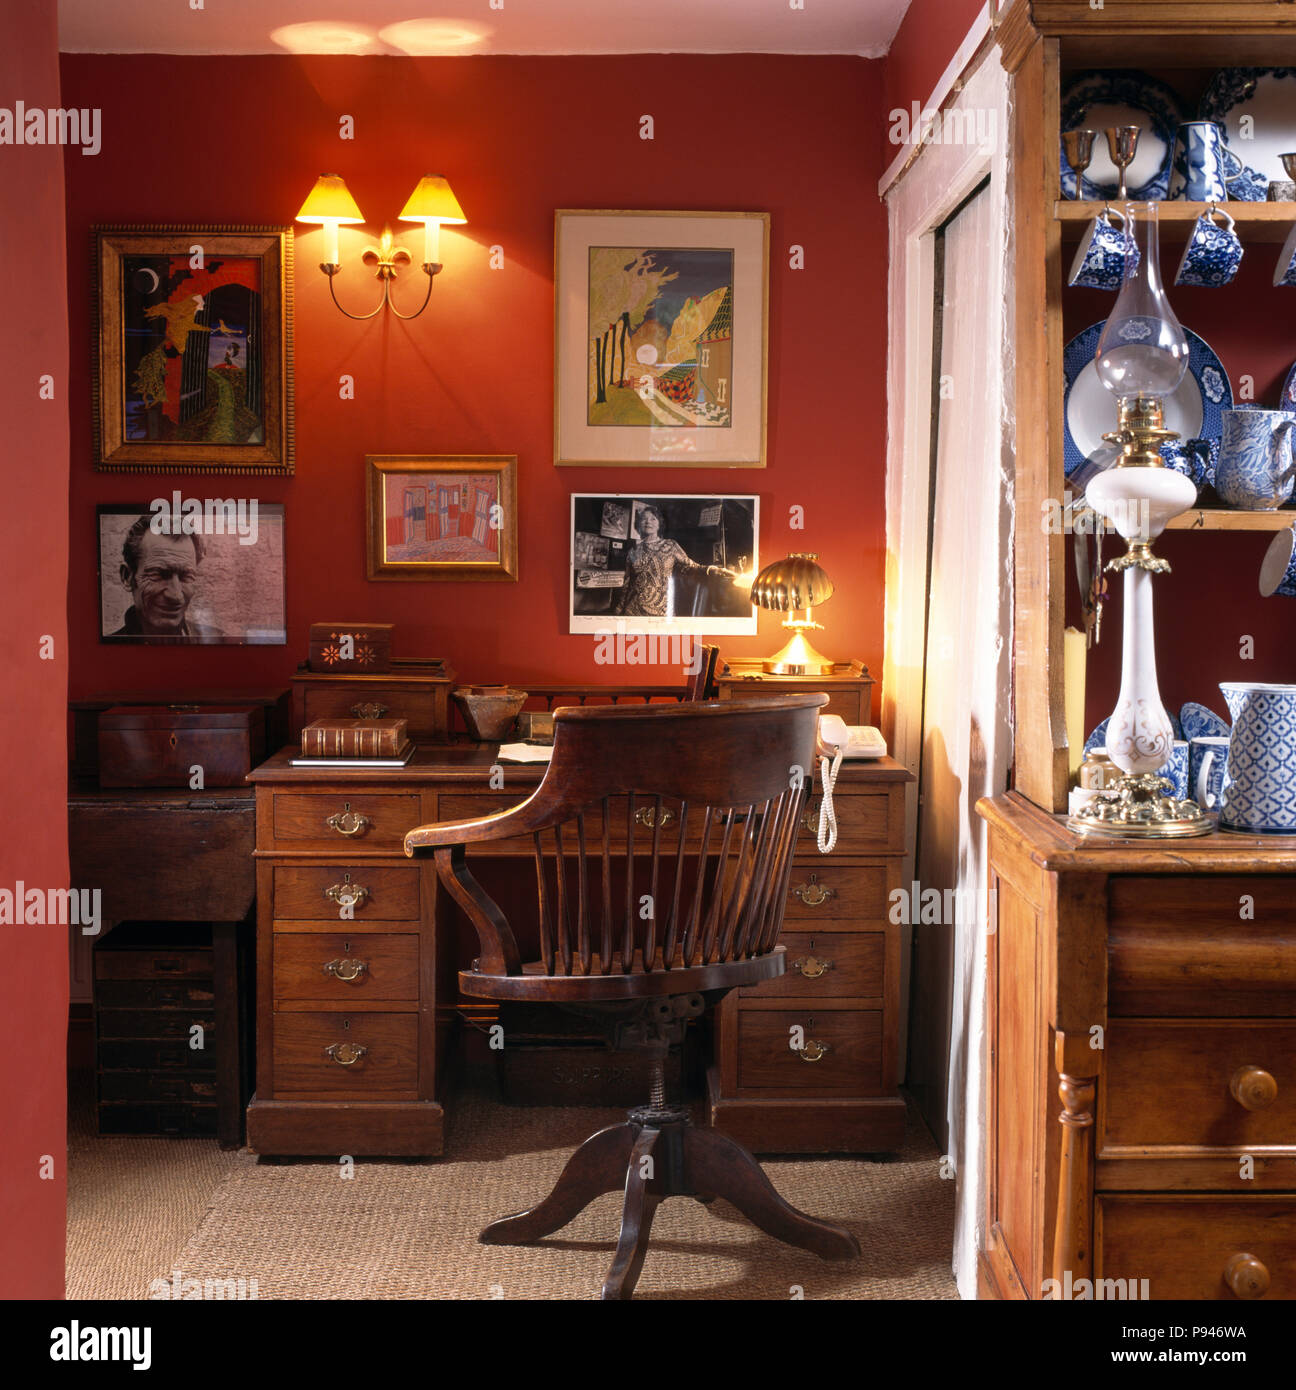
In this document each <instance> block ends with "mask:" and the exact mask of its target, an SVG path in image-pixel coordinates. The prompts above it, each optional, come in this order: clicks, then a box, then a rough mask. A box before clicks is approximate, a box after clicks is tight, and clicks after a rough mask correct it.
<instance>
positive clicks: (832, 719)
mask: <svg viewBox="0 0 1296 1390" xmlns="http://www.w3.org/2000/svg"><path fill="white" fill-rule="evenodd" d="M815 751H816V754H817V756H818V758H819V777H820V781H821V782H822V783H823V799H822V801H820V803H819V835H818V840H817V843H818V846H819V852H820V854H829V853H831V852H832V850H833V848H834V847H835V846H836V844H837V815H836V812H835V811H834V810H833V799H832V797H833V788H834V787H835V786H836V784H837V774H838V772H840V771H841V765H842V759H843V758H884V757H886V751H887V750H886V740H885V739H884V738H883V737H882V735H881V734H880V733H879V732H878V731H877V730H876V729H874V728H871V727H869V726H868V725H866V724H856V725H850V724H847V723H846V721H845V720H844V719H842V718H841V717H840V716H839V715H836V714H824V715H820V717H819V746H818V748H817V749H816V750H815ZM829 759H831V762H830V761H829Z"/></svg>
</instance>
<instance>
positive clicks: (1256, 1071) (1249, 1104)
mask: <svg viewBox="0 0 1296 1390" xmlns="http://www.w3.org/2000/svg"><path fill="white" fill-rule="evenodd" d="M1229 1090H1230V1091H1231V1092H1232V1093H1233V1099H1234V1100H1235V1101H1237V1103H1238V1104H1239V1105H1241V1106H1242V1107H1244V1108H1245V1109H1247V1110H1263V1109H1264V1108H1265V1106H1266V1105H1272V1104H1273V1103H1274V1101H1275V1100H1276V1099H1277V1096H1278V1083H1277V1082H1276V1081H1275V1080H1274V1079H1273V1077H1272V1076H1271V1075H1270V1074H1269V1073H1268V1072H1267V1071H1265V1070H1264V1069H1263V1068H1262V1067H1253V1066H1246V1067H1239V1068H1238V1069H1237V1071H1235V1072H1234V1073H1233V1076H1232V1078H1231V1079H1230V1081H1229Z"/></svg>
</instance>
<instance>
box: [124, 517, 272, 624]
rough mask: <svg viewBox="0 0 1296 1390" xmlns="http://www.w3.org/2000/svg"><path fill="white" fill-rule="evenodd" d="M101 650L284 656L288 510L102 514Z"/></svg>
mask: <svg viewBox="0 0 1296 1390" xmlns="http://www.w3.org/2000/svg"><path fill="white" fill-rule="evenodd" d="M98 522H99V534H98V542H99V640H100V641H101V642H112V643H125V644H127V645H134V646H151V647H174V646H181V647H184V646H189V647H192V646H283V645H284V644H285V643H286V642H287V641H288V630H287V622H286V620H285V604H284V509H283V503H282V502H259V501H258V500H257V499H256V498H250V499H249V498H238V499H233V498H230V499H224V498H206V499H202V498H189V499H182V498H181V497H180V494H179V493H178V492H175V493H173V494H172V497H171V498H170V499H168V498H165V497H161V498H157V499H155V500H154V501H152V502H148V503H145V502H127V503H113V504H105V505H103V506H100V507H99V508H98Z"/></svg>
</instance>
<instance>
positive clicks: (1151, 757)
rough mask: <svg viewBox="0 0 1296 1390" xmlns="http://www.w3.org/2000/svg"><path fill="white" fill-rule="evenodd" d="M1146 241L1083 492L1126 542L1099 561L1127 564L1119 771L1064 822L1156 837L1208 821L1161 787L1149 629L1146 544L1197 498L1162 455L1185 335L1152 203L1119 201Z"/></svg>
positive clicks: (1109, 367)
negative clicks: (1106, 428)
mask: <svg viewBox="0 0 1296 1390" xmlns="http://www.w3.org/2000/svg"><path fill="white" fill-rule="evenodd" d="M1125 211H1126V223H1125V225H1126V228H1127V229H1133V228H1134V227H1136V226H1138V227H1140V228H1141V230H1142V233H1143V240H1144V242H1145V245H1144V246H1142V247H1140V248H1139V250H1140V252H1141V254H1140V255H1139V257H1138V258H1137V260H1135V258H1134V256H1133V255H1132V254H1127V255H1126V257H1125V265H1126V274H1125V281H1124V283H1123V284H1122V285H1121V291H1120V294H1119V296H1118V297H1117V300H1116V304H1115V307H1114V308H1113V309H1112V312H1111V317H1110V318H1108V320H1107V323H1106V326H1105V327H1104V328H1103V332H1102V336H1101V338H1099V340H1098V353H1097V358H1096V361H1095V368H1096V370H1097V373H1098V379H1099V380H1100V381H1101V382H1102V384H1103V385H1104V386H1105V387H1106V388H1107V389H1108V390H1109V391H1110V392H1111V393H1112V394H1113V395H1114V396H1115V397H1116V399H1117V401H1118V402H1119V407H1118V409H1119V428H1118V429H1117V430H1116V431H1115V432H1114V433H1113V434H1108V435H1104V436H1103V437H1104V438H1105V439H1107V440H1108V441H1109V442H1110V443H1112V444H1115V445H1118V446H1119V447H1120V449H1121V454H1120V457H1119V458H1118V459H1117V460H1116V462H1115V463H1114V464H1113V466H1112V467H1111V468H1108V469H1107V470H1106V471H1105V472H1102V473H1099V474H1098V476H1097V477H1096V478H1094V479H1093V480H1092V481H1091V482H1090V484H1089V486H1088V487H1087V488H1086V490H1085V500H1086V501H1087V502H1088V504H1089V505H1090V506H1091V507H1092V508H1093V509H1094V511H1095V512H1097V513H1098V515H1099V516H1101V517H1104V518H1105V519H1106V520H1107V521H1108V522H1110V524H1111V525H1112V527H1113V528H1114V529H1115V530H1116V531H1117V532H1119V534H1120V535H1121V536H1122V537H1123V538H1124V540H1125V541H1126V543H1127V549H1126V552H1125V554H1124V555H1122V556H1120V557H1119V559H1116V560H1113V561H1112V562H1111V563H1110V564H1109V565H1108V566H1107V568H1108V569H1110V570H1114V571H1116V572H1118V573H1123V575H1124V600H1125V602H1124V612H1123V613H1122V634H1121V638H1122V640H1121V684H1120V694H1119V695H1118V696H1117V698H1116V708H1115V710H1114V711H1113V712H1112V715H1111V718H1110V719H1109V720H1108V723H1107V753H1108V756H1109V757H1110V759H1111V761H1112V762H1113V763H1114V764H1115V766H1116V767H1117V768H1119V769H1120V771H1121V773H1122V774H1123V775H1122V776H1121V777H1120V778H1119V779H1118V780H1117V783H1116V787H1115V790H1114V791H1112V792H1109V793H1103V794H1101V795H1099V796H1097V797H1094V798H1093V799H1092V800H1091V801H1089V802H1088V803H1087V804H1086V805H1085V806H1083V807H1082V808H1081V809H1080V810H1079V811H1077V812H1076V814H1075V815H1073V816H1071V817H1070V818H1069V821H1068V824H1069V825H1070V826H1071V827H1072V829H1074V830H1078V831H1080V832H1081V833H1083V834H1100V835H1115V836H1122V837H1127V836H1130V837H1132V836H1137V837H1140V838H1162V837H1177V836H1188V835H1205V834H1207V833H1208V832H1209V831H1210V830H1211V828H1212V827H1211V822H1210V820H1209V819H1208V817H1206V816H1205V815H1204V814H1203V813H1202V809H1201V807H1200V806H1198V805H1197V803H1196V802H1195V801H1191V800H1179V799H1177V798H1176V797H1174V796H1170V795H1167V794H1166V788H1168V787H1169V786H1170V783H1169V782H1168V781H1167V780H1166V779H1165V778H1163V777H1161V776H1160V769H1161V768H1162V767H1164V766H1165V764H1166V763H1167V762H1169V760H1170V756H1171V754H1172V752H1173V751H1174V728H1173V726H1172V724H1171V723H1170V716H1169V715H1168V714H1167V713H1166V709H1165V706H1164V705H1163V704H1162V703H1161V693H1160V690H1159V689H1158V686H1157V672H1156V650H1155V647H1154V644H1153V634H1152V576H1153V575H1154V574H1157V573H1164V572H1166V571H1168V570H1169V568H1170V566H1169V564H1168V562H1167V561H1165V560H1162V559H1160V558H1159V557H1156V556H1154V555H1153V554H1152V542H1153V541H1155V540H1156V538H1157V537H1158V536H1159V535H1160V534H1161V532H1162V531H1163V530H1164V529H1165V527H1166V524H1167V523H1168V522H1169V521H1170V520H1171V519H1172V518H1173V517H1176V516H1178V515H1179V513H1180V512H1183V511H1186V510H1187V509H1188V508H1189V507H1190V506H1192V504H1193V502H1194V501H1195V500H1196V496H1197V489H1196V488H1195V487H1194V486H1193V484H1192V483H1191V482H1190V481H1189V480H1188V479H1187V478H1185V477H1184V476H1183V474H1182V473H1177V472H1175V471H1174V470H1173V469H1171V468H1167V467H1166V465H1165V461H1164V460H1163V459H1162V458H1161V455H1160V453H1159V452H1158V451H1159V448H1160V446H1161V444H1162V443H1164V442H1165V441H1166V440H1168V439H1177V438H1178V437H1179V436H1178V435H1177V434H1175V433H1174V431H1172V430H1167V429H1166V428H1165V411H1164V400H1165V398H1166V397H1168V396H1170V395H1172V394H1173V393H1174V391H1175V390H1176V389H1177V387H1178V386H1179V383H1180V382H1181V381H1182V380H1183V376H1184V372H1185V371H1186V370H1187V367H1188V339H1187V335H1186V334H1185V333H1184V330H1183V327H1182V325H1181V324H1180V323H1179V320H1178V319H1177V318H1176V317H1175V314H1174V310H1173V309H1171V307H1170V302H1169V300H1168V299H1167V298H1166V293H1165V289H1164V288H1163V286H1162V284H1161V267H1160V263H1159V260H1158V238H1157V206H1156V204H1155V203H1147V204H1145V205H1143V207H1142V208H1141V209H1139V210H1137V211H1138V213H1139V217H1138V221H1136V220H1135V214H1136V209H1135V208H1134V207H1133V206H1132V205H1131V206H1127V208H1126V210H1125Z"/></svg>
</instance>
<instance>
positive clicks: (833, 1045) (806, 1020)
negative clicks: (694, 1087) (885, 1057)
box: [738, 1007, 882, 1095]
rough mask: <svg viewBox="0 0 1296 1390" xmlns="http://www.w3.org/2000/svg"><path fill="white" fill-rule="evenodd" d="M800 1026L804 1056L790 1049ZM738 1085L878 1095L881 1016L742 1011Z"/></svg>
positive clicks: (875, 1013)
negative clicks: (791, 1032)
mask: <svg viewBox="0 0 1296 1390" xmlns="http://www.w3.org/2000/svg"><path fill="white" fill-rule="evenodd" d="M797 1025H799V1026H800V1027H801V1028H802V1029H803V1030H804V1033H805V1047H804V1049H803V1050H802V1051H801V1052H800V1053H798V1052H793V1051H792V1050H791V1048H790V1047H789V1042H790V1041H791V1034H790V1030H791V1029H792V1028H793V1027H794V1026H797ZM812 1058H813V1059H815V1060H811V1059H812ZM738 1085H739V1087H741V1088H742V1089H744V1090H747V1089H752V1088H757V1089H763V1088H766V1087H770V1088H776V1089H778V1090H782V1091H796V1092H804V1091H823V1090H837V1089H840V1090H845V1091H852V1092H855V1093H857V1094H863V1095H868V1094H876V1093H877V1092H878V1091H879V1090H880V1089H881V1085H882V1014H881V1012H880V1011H874V1010H857V1009H839V1010H835V1011H832V1012H816V1013H810V1012H809V1011H805V1012H803V1011H801V1010H796V1009H753V1008H750V1007H746V1008H742V1009H740V1010H739V1011H738Z"/></svg>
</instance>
